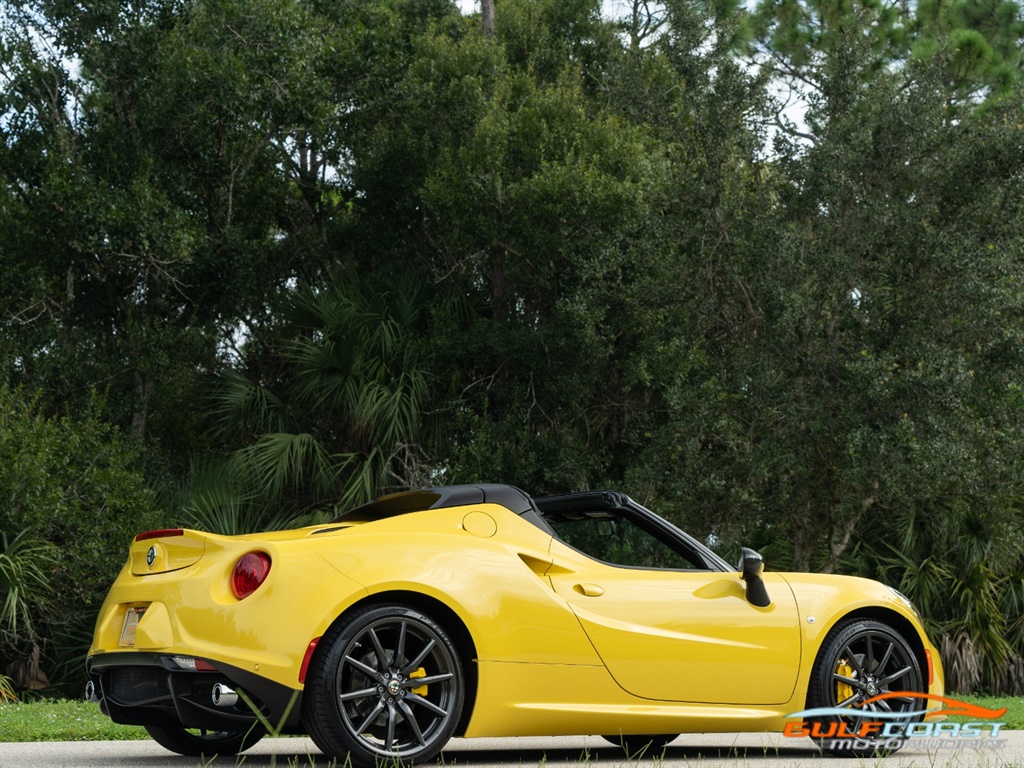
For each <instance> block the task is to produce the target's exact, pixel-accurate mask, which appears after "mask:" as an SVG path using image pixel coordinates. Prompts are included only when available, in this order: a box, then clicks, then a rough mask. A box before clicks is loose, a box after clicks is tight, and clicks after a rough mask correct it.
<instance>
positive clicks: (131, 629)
mask: <svg viewBox="0 0 1024 768" xmlns="http://www.w3.org/2000/svg"><path fill="white" fill-rule="evenodd" d="M145 612H146V609H145V607H143V606H134V607H132V608H129V609H128V610H127V611H126V612H125V615H124V626H123V627H121V645H122V646H123V647H125V648H133V647H135V630H136V628H138V626H139V619H141V618H142V614H144V613H145Z"/></svg>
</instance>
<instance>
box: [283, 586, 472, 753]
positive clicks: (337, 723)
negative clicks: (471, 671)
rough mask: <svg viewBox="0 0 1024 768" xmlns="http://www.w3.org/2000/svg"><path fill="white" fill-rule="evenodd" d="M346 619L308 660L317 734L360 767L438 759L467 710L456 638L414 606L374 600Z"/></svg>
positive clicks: (310, 716) (309, 721)
mask: <svg viewBox="0 0 1024 768" xmlns="http://www.w3.org/2000/svg"><path fill="white" fill-rule="evenodd" d="M346 619H347V620H346V621H345V622H344V623H342V624H339V625H337V626H335V627H334V628H332V629H331V630H330V631H329V632H328V633H327V635H325V636H324V639H323V640H322V641H321V642H320V645H319V647H318V648H317V651H316V653H315V654H314V655H313V659H312V660H311V662H310V665H309V671H308V673H307V675H306V688H305V693H304V695H303V699H302V703H303V722H304V724H305V726H306V729H307V731H308V732H309V735H310V738H312V739H313V742H314V743H315V744H316V745H317V747H319V748H320V750H321V751H322V752H323V753H324V754H326V755H328V756H331V757H336V758H338V759H339V760H344V759H345V757H346V756H350V759H351V761H352V764H353V765H354V766H357V768H363V767H364V766H365V767H369V766H374V765H376V764H377V763H378V761H381V760H386V761H389V763H390V761H397V762H398V763H401V764H408V763H415V762H426V761H428V760H431V759H432V758H434V757H435V756H437V754H438V753H439V752H440V751H441V750H442V749H443V748H444V746H445V744H447V743H448V740H449V739H450V738H451V737H452V734H453V733H454V732H455V728H456V727H457V726H458V723H459V719H460V717H461V715H462V706H463V701H464V699H465V688H466V685H465V676H464V674H463V669H462V663H461V661H460V660H459V654H458V650H457V648H456V646H455V644H454V643H453V642H452V641H451V639H450V638H449V637H448V634H447V633H446V632H445V631H444V629H443V628H442V627H441V626H440V625H439V624H438V623H437V622H435V621H434V620H433V619H431V618H430V617H429V616H427V615H425V614H423V613H421V612H420V611H417V610H416V609H414V608H409V607H408V606H403V605H392V604H389V605H379V606H370V607H367V608H363V609H357V610H356V611H355V612H353V613H352V614H351V616H348V617H346Z"/></svg>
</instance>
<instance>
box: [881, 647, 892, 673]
mask: <svg viewBox="0 0 1024 768" xmlns="http://www.w3.org/2000/svg"><path fill="white" fill-rule="evenodd" d="M895 649H896V643H889V647H888V648H886V649H885V655H884V656H882V660H881V661H880V662H878V671H879V673H880V674H881V673H884V672H885V668H886V667H887V666H888V665H889V659H890V658H892V652H893V651H894V650H895Z"/></svg>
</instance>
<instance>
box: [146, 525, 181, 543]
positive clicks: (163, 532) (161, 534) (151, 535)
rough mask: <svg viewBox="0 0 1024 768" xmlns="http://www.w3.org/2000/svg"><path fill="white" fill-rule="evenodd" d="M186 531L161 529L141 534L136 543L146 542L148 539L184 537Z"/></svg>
mask: <svg viewBox="0 0 1024 768" xmlns="http://www.w3.org/2000/svg"><path fill="white" fill-rule="evenodd" d="M184 535H185V531H184V529H182V528H161V529H160V530H158V531H146V532H145V533H140V534H139V535H138V536H136V537H135V540H136V541H146V540H147V539H162V538H165V537H167V536H184Z"/></svg>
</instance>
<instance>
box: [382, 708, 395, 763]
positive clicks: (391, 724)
mask: <svg viewBox="0 0 1024 768" xmlns="http://www.w3.org/2000/svg"><path fill="white" fill-rule="evenodd" d="M387 718H388V732H387V736H385V737H384V751H385V752H390V751H391V746H392V745H393V744H394V743H395V720H397V719H398V714H397V713H396V712H395V705H394V704H388V714H387Z"/></svg>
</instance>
